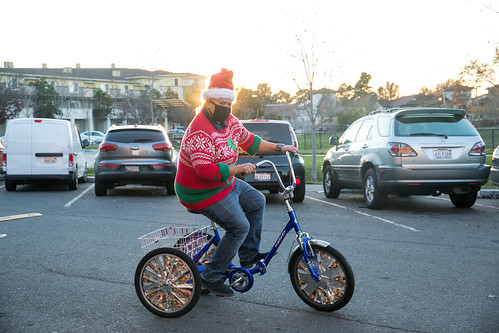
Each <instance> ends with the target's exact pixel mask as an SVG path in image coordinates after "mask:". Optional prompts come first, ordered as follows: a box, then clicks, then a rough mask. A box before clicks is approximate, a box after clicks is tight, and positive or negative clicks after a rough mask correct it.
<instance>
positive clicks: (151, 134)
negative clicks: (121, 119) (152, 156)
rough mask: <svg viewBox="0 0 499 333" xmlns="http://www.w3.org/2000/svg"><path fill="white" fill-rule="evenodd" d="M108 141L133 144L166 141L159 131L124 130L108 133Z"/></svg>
mask: <svg viewBox="0 0 499 333" xmlns="http://www.w3.org/2000/svg"><path fill="white" fill-rule="evenodd" d="M106 141H112V142H122V143H132V142H157V141H165V135H164V134H163V133H162V132H159V131H148V130H122V131H110V132H108V133H107V136H106Z"/></svg>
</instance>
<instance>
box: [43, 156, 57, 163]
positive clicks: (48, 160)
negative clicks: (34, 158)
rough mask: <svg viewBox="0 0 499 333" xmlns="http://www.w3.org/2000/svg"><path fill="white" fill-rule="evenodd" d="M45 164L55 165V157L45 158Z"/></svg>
mask: <svg viewBox="0 0 499 333" xmlns="http://www.w3.org/2000/svg"><path fill="white" fill-rule="evenodd" d="M44 161H45V164H55V163H56V162H57V157H45V158H44Z"/></svg>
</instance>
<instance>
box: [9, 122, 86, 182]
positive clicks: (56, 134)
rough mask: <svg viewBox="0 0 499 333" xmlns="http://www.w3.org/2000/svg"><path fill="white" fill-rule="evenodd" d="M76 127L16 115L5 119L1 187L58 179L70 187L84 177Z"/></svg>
mask: <svg viewBox="0 0 499 333" xmlns="http://www.w3.org/2000/svg"><path fill="white" fill-rule="evenodd" d="M86 145H88V141H87V140H83V142H82V141H81V140H80V134H79V132H78V129H77V128H76V126H75V125H74V124H73V123H71V122H69V121H68V120H62V119H45V118H18V119H11V120H9V121H8V122H7V128H6V130H5V147H4V154H3V156H2V164H3V172H4V180H5V189H6V190H7V191H15V190H16V187H17V185H22V184H28V183H31V182H36V181H53V182H55V181H59V182H65V183H67V184H68V187H69V189H70V190H76V189H78V182H82V183H84V182H86V180H87V161H86V159H85V155H84V154H83V148H84V147H85V146H86Z"/></svg>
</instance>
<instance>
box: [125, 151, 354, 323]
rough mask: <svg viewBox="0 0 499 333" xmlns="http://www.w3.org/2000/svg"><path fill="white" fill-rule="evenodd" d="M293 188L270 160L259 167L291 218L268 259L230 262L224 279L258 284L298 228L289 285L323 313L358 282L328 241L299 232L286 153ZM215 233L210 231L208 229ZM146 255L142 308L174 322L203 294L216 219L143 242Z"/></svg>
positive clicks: (238, 285) (139, 280) (140, 279)
mask: <svg viewBox="0 0 499 333" xmlns="http://www.w3.org/2000/svg"><path fill="white" fill-rule="evenodd" d="M286 157H287V159H288V164H289V167H290V176H291V178H290V179H292V184H291V185H289V186H287V187H285V186H284V184H283V182H282V179H281V176H280V175H279V172H278V171H277V168H276V166H275V165H274V163H272V162H271V161H269V160H264V161H261V162H259V163H257V164H256V166H257V167H259V166H261V165H262V164H270V165H271V166H272V167H273V169H274V172H275V173H276V174H277V175H278V177H277V178H278V180H279V183H280V186H281V188H282V189H283V194H282V196H283V199H284V203H285V205H286V208H287V213H288V216H289V220H288V222H287V224H286V225H285V227H284V228H283V230H282V232H281V233H280V234H279V237H277V240H276V241H275V243H274V245H273V247H272V249H271V250H270V252H269V254H268V255H267V257H266V258H265V259H262V260H260V261H259V262H258V263H257V264H256V265H255V266H253V267H252V268H250V269H246V268H243V267H238V266H235V265H234V264H232V263H231V264H230V266H229V267H228V268H227V270H226V271H225V273H224V276H223V278H224V279H228V280H229V283H230V286H231V287H232V289H233V290H234V291H237V292H241V293H244V292H247V291H249V290H250V289H251V288H252V286H253V283H254V275H255V274H260V275H264V274H265V273H266V271H267V267H268V265H269V263H270V262H271V260H272V258H273V256H274V255H275V254H276V252H277V249H278V248H279V246H280V245H281V243H282V241H283V240H284V238H285V237H286V235H287V234H288V233H289V232H290V231H291V230H292V229H294V231H295V232H296V241H297V242H298V245H297V246H296V247H295V249H294V250H293V253H292V254H291V256H290V259H289V262H288V272H289V274H290V279H291V284H292V285H293V289H294V290H295V292H296V293H297V295H298V296H299V297H300V298H301V300H302V301H304V302H305V303H306V304H307V305H309V306H311V307H312V308H314V309H317V310H320V311H329V312H331V311H336V310H339V309H341V308H342V307H344V306H345V305H346V304H347V303H348V302H349V301H350V299H351V298H352V295H353V291H354V287H355V280H354V275H353V271H352V269H351V267H350V265H349V264H348V262H347V260H346V259H345V257H344V256H343V255H342V254H341V253H340V252H339V251H338V250H336V249H334V248H333V247H331V245H330V244H329V243H328V242H325V241H322V240H318V239H314V238H312V237H310V236H309V234H308V233H306V232H304V231H302V230H301V228H300V226H299V224H298V221H297V219H296V216H295V214H294V210H293V207H292V206H291V201H292V198H293V190H294V189H295V187H296V185H297V184H296V178H295V175H294V171H293V168H292V165H291V160H290V156H289V153H288V152H286ZM210 229H211V230H212V231H213V234H210V233H209V230H210ZM139 239H140V240H141V244H142V248H143V249H144V251H145V252H147V254H146V255H145V256H144V257H143V258H142V260H141V261H140V262H139V264H138V265H137V269H136V272H135V290H136V292H137V295H138V297H139V299H140V301H141V302H142V304H143V305H144V306H145V307H146V308H147V309H148V310H149V311H150V312H152V313H154V314H156V315H158V316H161V317H167V318H175V317H179V316H182V315H184V314H186V313H188V312H189V311H190V310H192V309H193V308H194V306H195V305H196V303H197V302H198V300H199V297H200V295H201V293H202V288H201V275H200V272H202V271H203V269H204V264H206V263H207V262H209V260H210V258H211V255H212V254H213V252H214V251H215V249H216V246H217V244H218V242H219V241H220V240H221V237H220V234H219V232H218V229H217V227H216V225H215V223H214V222H213V221H211V227H209V226H205V227H201V228H198V227H166V228H163V229H159V230H156V231H153V232H151V233H149V234H146V235H144V236H142V237H140V238H139Z"/></svg>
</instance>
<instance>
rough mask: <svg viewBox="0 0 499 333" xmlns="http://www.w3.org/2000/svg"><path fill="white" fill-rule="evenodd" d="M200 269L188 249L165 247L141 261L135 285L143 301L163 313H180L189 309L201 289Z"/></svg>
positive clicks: (153, 310) (146, 305)
mask: <svg viewBox="0 0 499 333" xmlns="http://www.w3.org/2000/svg"><path fill="white" fill-rule="evenodd" d="M200 279H201V278H200V276H199V271H198V270H197V267H196V266H195V265H194V262H193V261H192V259H190V258H189V257H188V256H187V255H186V254H185V253H183V252H181V251H178V250H176V249H168V248H162V249H157V250H154V251H152V252H150V253H149V254H147V255H146V256H145V257H144V258H143V259H142V261H141V263H139V266H138V267H137V271H136V275H135V289H136V291H137V295H138V296H139V299H140V300H141V302H142V304H144V306H145V307H146V308H147V309H148V310H149V311H151V312H153V313H155V314H157V315H159V316H162V317H178V316H181V315H183V314H185V313H187V312H188V311H190V310H191V309H192V308H193V307H194V305H195V304H196V303H197V301H198V299H199V295H200V291H201V281H200Z"/></svg>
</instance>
